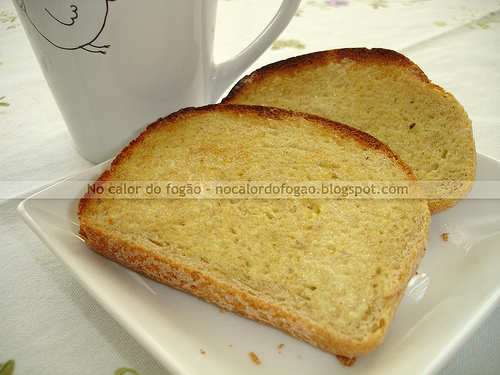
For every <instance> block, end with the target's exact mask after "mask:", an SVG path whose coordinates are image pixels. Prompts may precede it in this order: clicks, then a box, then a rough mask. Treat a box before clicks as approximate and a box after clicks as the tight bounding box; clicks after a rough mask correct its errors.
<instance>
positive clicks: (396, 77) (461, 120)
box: [223, 48, 476, 213]
mask: <svg viewBox="0 0 500 375" xmlns="http://www.w3.org/2000/svg"><path fill="white" fill-rule="evenodd" d="M223 103H227V104H251V105H263V106H272V107H279V108H285V109H290V110H295V111H302V112H307V113H311V114H315V115H318V116H322V117H326V118H328V119H331V120H335V121H339V122H341V123H344V124H347V125H350V126H353V127H355V128H357V129H360V130H362V131H365V132H367V133H369V134H371V135H373V136H374V137H376V138H378V139H379V140H381V141H382V142H384V143H386V144H387V145H388V146H389V147H390V148H391V149H392V150H393V151H394V152H396V153H397V154H398V155H400V156H401V158H402V159H403V161H405V162H406V163H407V164H408V165H409V166H410V167H411V168H412V169H413V171H414V172H415V175H416V176H417V179H418V180H419V181H420V183H421V185H422V188H423V189H424V192H425V194H426V196H427V197H428V198H429V208H430V210H431V213H435V212H439V211H444V210H446V209H448V208H450V207H452V206H454V205H456V204H457V203H458V202H459V201H460V200H461V199H462V198H463V197H465V196H466V195H467V194H468V192H469V191H470V189H471V188H472V184H473V181H474V175H475V165H476V153H475V146H474V139H473V136H472V125H471V121H470V119H469V117H468V115H467V113H466V112H465V110H464V108H463V107H462V106H461V105H460V103H459V102H458V101H457V100H456V99H455V98H454V97H453V96H452V95H451V94H450V93H448V92H446V91H444V90H443V89H442V88H441V87H439V86H437V85H435V84H432V83H431V82H430V81H429V79H428V78H427V76H426V75H425V74H424V73H423V72H422V71H421V70H420V69H419V67H418V66H417V65H415V64H414V63H413V62H412V61H410V60H409V59H408V58H406V57H405V56H403V55H401V54H399V53H397V52H394V51H390V50H385V49H365V48H345V49H339V50H330V51H321V52H316V53H311V54H307V55H302V56H298V57H294V58H290V59H288V60H284V61H279V62H277V63H273V64H270V65H268V66H265V67H263V68H261V69H258V70H256V71H255V72H253V73H252V74H250V75H248V76H247V77H244V78H243V79H241V80H240V82H238V83H237V84H236V85H235V87H234V88H233V89H232V90H231V92H230V93H229V94H228V96H227V97H226V98H225V99H224V100H223Z"/></svg>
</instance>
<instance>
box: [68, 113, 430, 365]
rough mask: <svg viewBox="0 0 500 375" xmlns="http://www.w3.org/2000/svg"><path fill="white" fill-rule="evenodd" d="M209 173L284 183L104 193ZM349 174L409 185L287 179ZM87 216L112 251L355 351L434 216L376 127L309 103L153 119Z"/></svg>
mask: <svg viewBox="0 0 500 375" xmlns="http://www.w3.org/2000/svg"><path fill="white" fill-rule="evenodd" d="M200 181H201V182H205V183H207V184H208V183H209V182H213V183H214V184H215V185H216V184H219V185H224V186H238V185H240V186H246V184H249V183H257V184H261V185H265V187H268V186H271V184H272V183H273V184H274V185H272V186H278V192H277V194H278V195H277V196H273V197H271V198H267V196H266V195H265V194H266V192H265V191H263V192H262V194H263V195H260V196H255V197H252V196H251V194H250V195H245V196H243V195H242V196H241V197H239V196H237V194H239V193H240V190H237V191H236V193H237V194H236V195H228V196H226V195H225V194H226V193H228V194H229V193H230V192H225V191H223V192H219V195H220V196H211V195H210V196H209V195H204V192H200V190H198V193H199V195H198V196H196V195H192V196H187V195H184V196H182V195H181V194H177V195H175V196H162V195H161V194H160V195H158V197H157V198H154V199H148V196H147V194H144V195H141V194H138V195H131V196H130V197H117V196H116V194H115V195H113V194H105V192H106V191H110V190H111V187H113V186H114V192H118V187H122V188H124V189H125V184H127V188H126V189H125V190H123V191H130V186H133V185H134V183H135V184H139V185H142V186H143V187H144V186H150V184H151V183H152V182H155V183H156V185H155V186H159V187H160V188H162V189H163V190H165V189H166V186H167V185H168V184H169V183H170V185H169V186H170V187H171V188H170V190H169V191H170V192H173V191H174V189H173V186H177V190H176V191H177V192H178V193H179V192H180V191H181V189H180V187H179V186H187V185H188V184H191V185H192V186H197V182H200ZM348 181H358V183H359V184H362V182H363V181H364V182H370V183H369V184H368V185H372V184H371V182H377V181H385V182H387V181H399V182H406V183H407V185H406V186H408V190H407V191H406V193H405V194H403V195H402V196H401V197H391V198H386V197H385V196H384V195H377V194H374V195H373V196H369V195H368V196H365V197H364V198H359V199H358V198H355V197H353V196H340V197H337V198H329V197H328V196H327V195H321V197H320V198H317V196H319V195H316V193H314V194H312V195H310V196H307V195H304V196H301V195H295V194H294V193H293V194H291V195H286V190H284V191H280V190H279V189H280V187H281V186H285V185H286V186H292V185H293V186H295V185H294V184H296V185H297V186H312V185H313V183H314V182H321V183H324V182H331V183H338V184H339V186H340V185H342V184H343V183H345V182H348ZM231 184H232V185H231ZM284 184H285V185H284ZM210 186H212V187H213V186H214V185H210ZM255 186H256V185H255ZM136 191H137V189H136ZM103 192H104V193H103ZM132 192H134V189H132ZM184 192H185V193H186V192H187V190H184ZM212 193H213V192H210V194H212ZM306 193H311V192H310V191H308V192H306ZM281 194H283V195H281ZM174 198H175V199H174ZM78 216H79V219H80V233H81V235H82V237H83V238H84V239H85V241H87V242H88V244H89V245H90V246H91V247H92V248H93V249H94V250H95V251H97V252H98V253H100V254H102V255H104V256H105V257H107V258H109V259H112V260H114V261H116V262H119V263H121V264H123V265H125V266H127V267H130V268H132V269H134V270H136V271H138V272H141V273H143V274H145V275H148V276H150V277H152V278H154V279H156V280H159V281H161V282H164V283H166V284H169V285H171V286H173V287H175V288H178V289H180V290H183V291H186V292H190V293H192V294H195V295H196V296H199V297H202V298H204V299H205V300H207V301H209V302H213V303H215V304H217V305H219V306H220V307H222V308H224V309H226V310H230V311H234V312H236V313H238V314H241V315H242V316H245V317H248V318H251V319H254V320H256V321H259V322H263V323H266V324H269V325H271V326H274V327H277V328H280V329H282V330H285V331H286V332H288V333H289V334H291V335H293V336H295V337H297V338H299V339H302V340H305V341H307V342H309V343H310V344H312V345H315V346H316V347H318V348H321V349H323V350H325V351H328V352H331V353H334V354H337V355H339V356H345V357H349V358H355V357H357V356H360V355H363V354H366V353H369V352H371V351H372V350H374V349H375V348H377V347H378V346H379V345H380V344H381V342H382V340H383V339H384V337H385V335H386V333H387V330H388V328H389V325H390V324H391V322H392V321H393V319H394V316H395V313H396V309H397V307H398V305H399V302H400V300H401V298H402V297H403V294H404V291H405V288H406V286H407V283H408V281H409V280H410V278H411V277H412V276H413V275H414V274H415V272H416V270H417V267H418V265H419V263H420V260H421V258H422V256H423V254H424V250H425V244H426V237H427V233H428V227H429V221H430V214H429V210H428V207H427V203H426V200H425V199H424V198H423V193H422V191H421V188H420V186H419V184H418V183H417V182H416V179H415V177H414V175H413V173H412V171H411V169H410V168H409V167H408V166H407V165H406V164H404V163H403V162H402V161H401V159H400V158H399V157H398V156H397V155H395V154H394V153H393V152H392V151H390V150H389V149H388V148H387V147H386V146H385V145H384V144H382V143H380V142H379V141H377V140H376V139H375V138H373V137H371V136H369V135H368V134H365V133H362V132H360V131H357V130H355V129H352V128H350V127H347V126H345V125H342V124H339V123H335V122H332V121H329V120H326V119H323V118H319V117H316V116H312V115H305V114H299V113H295V112H291V111H285V110H280V109H273V108H267V107H252V106H248V107H247V106H232V105H227V106H226V105H214V106H207V107H200V108H191V109H185V110H181V111H179V112H177V113H175V114H173V115H170V116H168V117H166V118H163V119H160V120H158V121H157V122H155V123H154V124H152V125H150V126H149V127H148V128H147V130H145V131H144V132H143V133H142V134H141V135H140V136H139V137H138V138H137V139H136V140H135V141H133V142H132V143H131V144H130V145H129V146H128V147H126V148H125V149H124V150H123V151H122V153H121V154H120V155H118V157H117V158H116V159H115V160H114V161H113V163H112V165H111V167H110V169H109V170H107V171H106V172H104V173H103V174H102V175H101V177H100V178H99V179H98V181H96V183H95V184H94V185H93V187H92V188H90V189H89V191H88V192H87V194H86V195H85V196H84V197H83V198H82V199H81V201H80V204H79V211H78Z"/></svg>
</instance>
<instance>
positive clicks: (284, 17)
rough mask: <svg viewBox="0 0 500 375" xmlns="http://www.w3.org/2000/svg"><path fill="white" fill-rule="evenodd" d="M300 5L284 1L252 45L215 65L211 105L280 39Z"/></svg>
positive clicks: (296, 2) (296, 0)
mask: <svg viewBox="0 0 500 375" xmlns="http://www.w3.org/2000/svg"><path fill="white" fill-rule="evenodd" d="M299 4H300V0H283V2H282V3H281V6H280V8H279V9H278V11H277V12H276V14H275V15H274V18H273V19H272V20H271V22H269V24H268V25H267V26H266V28H265V29H264V30H263V31H262V32H261V33H260V35H259V36H258V37H257V38H255V39H254V41H253V42H252V43H250V44H249V45H248V46H247V47H246V48H245V49H244V50H243V51H241V52H240V53H239V54H237V55H236V56H234V57H233V58H231V59H229V60H226V61H224V62H222V63H220V64H216V65H215V67H214V71H213V81H212V85H211V89H210V95H209V101H210V102H211V103H214V102H216V101H217V100H218V99H219V98H220V97H221V96H222V94H223V93H224V91H226V89H227V88H228V87H229V85H230V84H231V83H233V82H234V81H235V80H236V79H237V78H238V77H239V76H240V74H242V73H243V72H244V71H245V70H246V69H247V68H248V67H249V66H250V65H251V64H252V63H253V62H254V61H255V60H257V59H258V58H259V57H260V56H261V55H262V54H263V53H264V52H265V51H266V50H267V48H268V47H269V46H270V45H271V44H272V43H273V42H274V41H275V40H276V39H277V38H278V36H279V35H280V34H281V33H282V32H283V30H285V28H286V27H287V26H288V24H289V23H290V21H291V20H292V17H293V16H294V15H295V12H296V11H297V8H298V7H299Z"/></svg>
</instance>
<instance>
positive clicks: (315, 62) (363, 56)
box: [221, 48, 444, 104]
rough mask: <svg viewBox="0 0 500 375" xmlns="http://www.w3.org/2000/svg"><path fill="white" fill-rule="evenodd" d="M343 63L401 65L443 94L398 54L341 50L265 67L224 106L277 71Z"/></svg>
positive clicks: (379, 50) (242, 83) (239, 84)
mask: <svg viewBox="0 0 500 375" xmlns="http://www.w3.org/2000/svg"><path fill="white" fill-rule="evenodd" d="M343 59H350V60H353V61H356V62H358V63H364V64H378V65H399V66H401V67H403V68H405V69H407V70H408V71H410V72H411V73H412V74H414V75H415V76H417V77H419V79H420V80H422V82H425V83H427V84H429V85H431V86H432V87H434V88H435V89H438V90H440V91H443V92H444V90H443V89H442V88H441V87H439V86H436V85H434V84H432V83H431V82H430V81H429V78H427V76H426V75H425V73H424V72H423V71H422V70H421V69H420V68H419V67H418V66H417V65H416V64H415V63H413V62H412V61H411V60H410V59H408V58H407V57H406V56H404V55H402V54H400V53H398V52H395V51H392V50H388V49H383V48H372V49H368V48H341V49H336V50H326V51H319V52H312V53H308V54H305V55H300V56H295V57H291V58H288V59H285V60H281V61H277V62H275V63H272V64H269V65H266V66H264V67H262V68H260V69H258V70H256V71H254V72H252V73H251V74H249V75H247V76H245V77H243V78H242V79H240V81H238V82H237V83H236V85H234V87H233V88H232V89H231V91H230V92H229V94H228V95H227V96H226V97H225V98H224V99H223V100H222V102H221V103H222V104H230V103H231V102H232V101H233V99H234V98H235V97H237V96H240V95H242V94H243V93H244V92H245V90H251V87H248V86H247V84H248V82H249V81H251V82H252V84H256V83H258V82H259V81H261V80H263V79H265V78H267V77H268V76H270V75H273V74H275V73H276V72H278V71H279V73H280V75H287V74H289V75H293V74H294V73H296V72H297V71H300V70H304V69H305V68H307V67H318V66H322V65H326V64H329V63H331V62H335V61H337V62H339V61H342V60H343Z"/></svg>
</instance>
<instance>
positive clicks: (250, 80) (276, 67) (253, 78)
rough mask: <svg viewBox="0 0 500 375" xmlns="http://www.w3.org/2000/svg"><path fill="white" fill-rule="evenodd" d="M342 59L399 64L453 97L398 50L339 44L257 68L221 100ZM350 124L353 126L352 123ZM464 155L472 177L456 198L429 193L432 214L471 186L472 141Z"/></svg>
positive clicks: (454, 201)
mask: <svg viewBox="0 0 500 375" xmlns="http://www.w3.org/2000/svg"><path fill="white" fill-rule="evenodd" d="M344 59H349V60H352V61H355V62H356V63H358V64H366V65H379V66H399V67H401V68H403V69H404V70H406V71H407V72H408V74H411V75H413V76H414V77H416V78H418V79H419V80H420V81H421V82H422V83H423V84H424V85H425V86H427V88H428V89H429V90H434V91H437V92H439V93H440V94H441V95H443V96H444V97H448V98H449V99H453V100H455V101H456V99H455V98H454V97H453V95H452V94H450V93H449V92H447V91H445V90H444V89H443V88H442V87H440V86H438V85H436V84H434V83H432V82H431V81H430V80H429V78H428V77H427V75H426V74H425V73H424V72H423V71H422V70H421V69H420V68H419V67H418V66H417V65H416V64H415V63H414V62H413V61H411V60H410V59H408V58H407V57H406V56H404V55H402V54H400V53H398V52H395V51H393V50H388V49H384V48H372V49H368V48H341V49H335V50H325V51H318V52H313V53H308V54H304V55H299V56H295V57H291V58H288V59H285V60H281V61H278V62H275V63H271V64H269V65H266V66H264V67H262V68H259V69H258V70H256V71H254V72H252V73H251V74H249V75H247V76H245V77H243V78H242V79H240V81H238V82H237V83H236V84H235V85H234V87H233V88H232V89H231V90H230V92H229V93H228V94H227V96H226V97H225V98H224V99H223V100H222V101H221V104H231V103H238V99H239V98H240V97H245V95H246V93H250V92H251V90H252V88H253V87H255V86H258V85H259V83H260V82H262V81H263V80H265V79H267V78H269V77H273V76H275V75H277V74H279V75H280V76H285V77H286V76H287V75H288V76H293V75H295V74H298V73H300V72H301V71H305V70H307V69H308V68H315V67H321V66H323V65H327V64H330V63H332V62H334V63H339V62H341V61H342V60H344ZM457 103H458V102H457ZM242 104H244V103H242ZM352 125H354V126H355V124H352ZM469 138H470V139H472V143H473V136H472V128H471V129H470V134H469ZM389 146H390V145H389ZM466 157H467V159H468V160H469V161H470V165H469V166H468V169H469V170H467V171H466V174H467V176H469V177H468V178H471V179H472V180H470V181H464V182H463V184H464V186H462V187H461V190H460V191H461V196H460V197H459V198H457V197H454V198H442V197H440V198H435V197H433V198H431V197H430V198H429V199H428V204H429V209H430V211H431V213H432V214H434V213H438V212H442V211H445V210H448V209H450V208H452V207H453V206H455V205H457V204H458V203H459V202H460V201H461V200H462V199H463V197H465V196H466V195H467V194H469V193H470V191H471V190H472V187H473V183H474V176H475V173H476V163H477V160H476V152H475V145H474V144H472V151H471V152H467V155H466ZM470 176H472V177H470Z"/></svg>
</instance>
